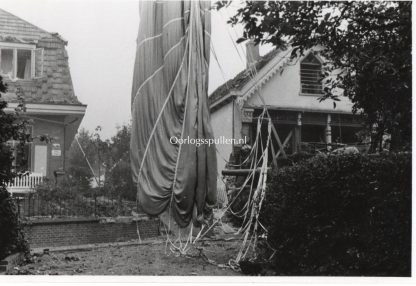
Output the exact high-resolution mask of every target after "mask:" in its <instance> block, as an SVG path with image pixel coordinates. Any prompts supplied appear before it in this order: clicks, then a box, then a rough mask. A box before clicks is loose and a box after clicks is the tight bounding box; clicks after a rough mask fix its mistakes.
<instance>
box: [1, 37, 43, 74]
mask: <svg viewBox="0 0 416 286" xmlns="http://www.w3.org/2000/svg"><path fill="white" fill-rule="evenodd" d="M0 75H1V76H3V77H4V78H5V79H10V80H19V79H20V80H30V79H32V78H36V77H40V76H42V75H43V49H35V48H34V46H29V47H25V46H23V45H22V46H20V45H19V46H13V44H7V45H3V44H2V43H0Z"/></svg>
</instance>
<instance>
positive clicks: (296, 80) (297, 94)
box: [244, 53, 352, 113]
mask: <svg viewBox="0 0 416 286" xmlns="http://www.w3.org/2000/svg"><path fill="white" fill-rule="evenodd" d="M310 55H311V53H310V54H309V55H307V56H306V57H308V56H309V58H308V60H311V61H313V62H316V63H317V64H320V61H319V59H317V58H315V57H314V56H312V57H310ZM304 59H305V57H303V58H299V59H297V60H294V61H292V62H291V63H290V64H287V65H286V66H285V67H284V69H282V70H281V72H279V73H275V74H273V75H272V76H271V77H270V79H269V80H268V81H267V82H266V83H265V84H264V85H263V86H262V87H261V88H260V89H258V91H257V92H256V93H254V94H253V95H251V96H250V97H247V100H246V101H245V102H244V106H249V107H257V108H261V107H262V106H263V101H262V100H261V98H260V95H259V94H261V97H262V98H263V100H264V101H265V103H266V105H267V106H271V107H273V108H277V109H286V110H299V111H316V112H328V113H331V112H342V113H351V111H352V103H351V101H350V100H349V99H348V98H346V97H343V96H341V97H340V101H337V102H336V107H335V108H334V104H333V101H332V100H325V101H323V102H319V97H320V96H321V95H318V94H305V93H302V88H301V63H302V62H303V61H304Z"/></svg>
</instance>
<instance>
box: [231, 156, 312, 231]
mask: <svg viewBox="0 0 416 286" xmlns="http://www.w3.org/2000/svg"><path fill="white" fill-rule="evenodd" d="M312 156H313V155H312V154H310V153H306V152H300V153H294V154H291V155H289V156H287V157H286V158H284V157H279V158H278V159H277V165H278V167H279V168H282V167H287V166H293V165H294V164H297V163H299V162H302V161H305V160H307V159H310V158H311V157H312ZM270 161H271V159H270ZM242 168H247V169H248V168H250V164H247V166H243V167H242ZM245 180H246V177H244V176H242V177H237V178H234V177H230V178H228V180H227V181H228V185H229V186H232V187H235V188H237V191H234V192H232V193H231V194H230V196H229V201H230V202H233V203H232V205H231V207H230V208H231V212H227V218H228V219H229V220H230V221H231V222H232V223H233V224H234V225H236V226H241V224H242V223H243V215H244V212H241V210H242V209H243V208H244V206H245V205H246V203H247V201H248V198H249V195H250V186H251V185H253V188H254V189H255V188H256V186H257V180H258V176H255V178H254V182H252V180H250V181H249V182H248V184H247V186H248V187H247V188H246V189H245V190H243V191H241V193H239V190H240V188H241V186H242V185H243V183H244V181H245ZM253 193H254V192H251V195H253ZM237 195H238V196H237ZM236 196H237V197H236ZM233 213H234V214H233Z"/></svg>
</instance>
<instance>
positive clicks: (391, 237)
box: [261, 153, 411, 276]
mask: <svg viewBox="0 0 416 286" xmlns="http://www.w3.org/2000/svg"><path fill="white" fill-rule="evenodd" d="M261 220H262V223H263V225H265V226H266V228H267V229H268V230H269V233H268V243H269V244H270V245H272V246H273V248H275V249H276V253H275V255H274V258H273V259H274V260H273V265H274V268H275V271H276V272H277V273H278V274H279V275H349V276H360V275H366V276H409V275H410V269H411V154H408V153H407V154H405V153H402V154H384V155H371V156H370V155H366V156H364V155H360V154H350V155H338V156H335V155H329V156H324V155H323V156H317V157H314V158H312V159H309V160H307V161H303V162H300V163H298V164H295V165H294V166H290V167H286V168H281V169H279V170H278V171H277V172H275V173H274V174H273V175H272V176H271V179H270V181H269V184H268V190H267V195H266V200H265V205H264V209H263V211H262V217H261ZM269 255H270V252H269Z"/></svg>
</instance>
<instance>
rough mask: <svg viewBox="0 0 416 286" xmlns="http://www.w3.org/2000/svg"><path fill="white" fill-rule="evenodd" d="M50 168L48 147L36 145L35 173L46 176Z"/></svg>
mask: <svg viewBox="0 0 416 286" xmlns="http://www.w3.org/2000/svg"><path fill="white" fill-rule="evenodd" d="M47 166H48V146H46V145H36V146H35V158H34V170H33V171H34V172H35V173H40V174H42V175H43V176H46V170H47Z"/></svg>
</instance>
